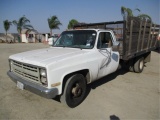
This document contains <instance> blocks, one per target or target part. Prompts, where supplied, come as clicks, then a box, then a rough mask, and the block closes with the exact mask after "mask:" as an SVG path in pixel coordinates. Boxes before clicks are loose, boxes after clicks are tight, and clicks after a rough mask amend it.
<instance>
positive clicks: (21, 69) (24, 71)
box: [11, 61, 41, 83]
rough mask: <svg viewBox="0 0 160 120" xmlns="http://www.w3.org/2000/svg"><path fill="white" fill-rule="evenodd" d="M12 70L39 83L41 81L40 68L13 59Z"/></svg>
mask: <svg viewBox="0 0 160 120" xmlns="http://www.w3.org/2000/svg"><path fill="white" fill-rule="evenodd" d="M11 70H12V72H14V73H15V74H17V75H18V76H20V77H22V78H25V79H27V80H31V81H34V82H37V83H41V82H40V74H39V68H38V67H36V66H32V65H29V64H24V63H21V62H17V61H12V64H11Z"/></svg>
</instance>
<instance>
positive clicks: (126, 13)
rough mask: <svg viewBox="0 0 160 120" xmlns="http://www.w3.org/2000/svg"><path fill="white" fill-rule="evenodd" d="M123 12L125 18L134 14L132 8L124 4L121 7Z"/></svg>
mask: <svg viewBox="0 0 160 120" xmlns="http://www.w3.org/2000/svg"><path fill="white" fill-rule="evenodd" d="M121 14H122V16H123V19H124V20H126V19H127V16H133V12H132V10H131V9H130V8H126V7H124V6H122V7H121Z"/></svg>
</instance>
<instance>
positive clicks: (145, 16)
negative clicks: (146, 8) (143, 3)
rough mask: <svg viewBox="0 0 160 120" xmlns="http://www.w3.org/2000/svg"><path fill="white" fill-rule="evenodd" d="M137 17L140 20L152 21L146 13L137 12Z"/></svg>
mask: <svg viewBox="0 0 160 120" xmlns="http://www.w3.org/2000/svg"><path fill="white" fill-rule="evenodd" d="M137 17H138V18H140V19H141V20H144V21H151V22H152V18H151V17H150V16H149V15H147V14H139V15H138V16H137Z"/></svg>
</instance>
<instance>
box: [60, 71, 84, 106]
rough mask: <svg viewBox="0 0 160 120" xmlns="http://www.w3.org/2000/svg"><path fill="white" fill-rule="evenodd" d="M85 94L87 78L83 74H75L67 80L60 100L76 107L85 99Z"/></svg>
mask: <svg viewBox="0 0 160 120" xmlns="http://www.w3.org/2000/svg"><path fill="white" fill-rule="evenodd" d="M85 94H86V81H85V78H84V76H83V75H82V74H75V75H73V76H71V77H70V78H69V79H68V80H67V82H66V84H65V87H64V91H63V94H62V95H61V98H60V100H61V102H62V103H64V104H66V105H67V106H69V107H71V108H74V107H76V106H78V105H79V104H80V103H81V102H82V101H83V100H84V98H85Z"/></svg>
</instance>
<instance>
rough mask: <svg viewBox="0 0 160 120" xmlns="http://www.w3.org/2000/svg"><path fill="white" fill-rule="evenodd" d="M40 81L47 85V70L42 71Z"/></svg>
mask: <svg viewBox="0 0 160 120" xmlns="http://www.w3.org/2000/svg"><path fill="white" fill-rule="evenodd" d="M40 80H41V83H42V84H44V85H47V72H46V70H45V69H42V68H41V69H40Z"/></svg>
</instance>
